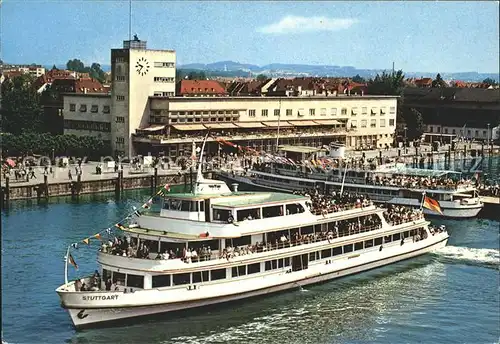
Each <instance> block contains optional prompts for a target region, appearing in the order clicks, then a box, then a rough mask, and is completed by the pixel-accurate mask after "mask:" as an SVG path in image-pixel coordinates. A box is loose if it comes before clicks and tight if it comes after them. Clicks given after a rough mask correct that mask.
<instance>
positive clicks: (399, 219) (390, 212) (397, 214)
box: [384, 204, 424, 225]
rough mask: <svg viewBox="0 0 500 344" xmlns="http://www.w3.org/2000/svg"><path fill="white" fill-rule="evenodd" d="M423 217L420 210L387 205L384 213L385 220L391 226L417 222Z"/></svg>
mask: <svg viewBox="0 0 500 344" xmlns="http://www.w3.org/2000/svg"><path fill="white" fill-rule="evenodd" d="M423 217H424V213H423V212H422V210H421V209H415V208H409V207H404V206H401V205H393V204H389V205H388V206H387V208H386V211H384V218H385V220H386V221H387V222H388V223H390V224H392V225H399V224H402V223H405V222H410V221H417V220H420V219H422V218H423Z"/></svg>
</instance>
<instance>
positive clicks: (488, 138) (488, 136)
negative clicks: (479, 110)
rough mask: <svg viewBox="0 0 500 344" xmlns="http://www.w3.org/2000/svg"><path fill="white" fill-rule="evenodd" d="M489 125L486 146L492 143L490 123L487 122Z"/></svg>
mask: <svg viewBox="0 0 500 344" xmlns="http://www.w3.org/2000/svg"><path fill="white" fill-rule="evenodd" d="M487 126H488V131H487V132H486V146H488V145H489V144H490V124H489V123H488V124H487Z"/></svg>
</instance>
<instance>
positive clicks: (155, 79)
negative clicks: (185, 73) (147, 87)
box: [153, 76, 201, 91]
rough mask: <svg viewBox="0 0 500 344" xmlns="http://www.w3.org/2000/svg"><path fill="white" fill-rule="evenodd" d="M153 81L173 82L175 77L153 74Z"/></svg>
mask: <svg viewBox="0 0 500 344" xmlns="http://www.w3.org/2000/svg"><path fill="white" fill-rule="evenodd" d="M153 80H154V82H174V81H175V78H169V77H164V76H155V77H154V78H153ZM200 91H201V89H200Z"/></svg>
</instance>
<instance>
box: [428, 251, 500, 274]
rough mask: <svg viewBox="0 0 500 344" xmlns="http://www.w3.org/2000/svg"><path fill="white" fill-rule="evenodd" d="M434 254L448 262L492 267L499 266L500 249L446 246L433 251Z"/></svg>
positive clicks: (496, 267)
mask: <svg viewBox="0 0 500 344" xmlns="http://www.w3.org/2000/svg"><path fill="white" fill-rule="evenodd" d="M434 254H435V255H436V256H438V257H440V258H443V259H444V260H446V261H447V262H450V263H453V262H463V263H464V264H470V265H479V266H484V267H489V268H494V269H498V268H500V251H499V250H497V249H489V248H470V247H459V246H446V247H443V248H441V249H439V250H438V251H435V252H434Z"/></svg>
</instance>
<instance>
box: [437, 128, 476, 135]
mask: <svg viewBox="0 0 500 344" xmlns="http://www.w3.org/2000/svg"><path fill="white" fill-rule="evenodd" d="M444 133H445V134H448V128H444ZM476 135H477V130H476Z"/></svg>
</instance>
